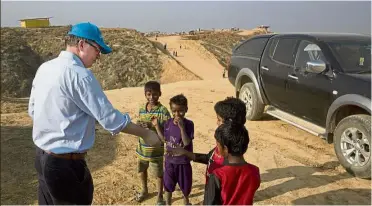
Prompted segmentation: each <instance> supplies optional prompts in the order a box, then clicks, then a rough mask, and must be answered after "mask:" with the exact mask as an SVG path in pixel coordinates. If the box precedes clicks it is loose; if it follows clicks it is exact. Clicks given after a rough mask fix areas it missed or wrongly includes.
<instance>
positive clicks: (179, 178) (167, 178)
mask: <svg viewBox="0 0 372 206" xmlns="http://www.w3.org/2000/svg"><path fill="white" fill-rule="evenodd" d="M170 109H171V112H172V115H173V118H171V119H169V120H168V121H167V122H166V123H165V124H164V131H162V130H161V128H160V127H159V124H158V121H157V120H156V119H155V118H154V119H153V124H154V126H155V128H156V131H157V132H158V135H159V136H160V137H161V138H162V139H165V142H166V148H167V150H170V149H171V148H175V147H179V148H182V149H184V150H185V151H188V152H191V153H192V152H193V144H192V140H193V139H194V123H193V122H192V121H191V120H189V119H187V118H185V115H186V112H187V110H188V106H187V99H186V97H185V96H184V95H182V94H180V95H177V96H174V97H172V98H171V99H170ZM177 183H178V185H179V186H180V189H181V191H182V193H183V196H184V204H185V205H189V204H190V201H189V195H190V192H191V186H192V168H191V164H190V159H189V158H187V156H184V155H178V156H170V155H165V162H164V189H165V192H166V193H165V195H166V204H167V205H171V204H172V193H173V192H174V190H175V187H176V184H177Z"/></svg>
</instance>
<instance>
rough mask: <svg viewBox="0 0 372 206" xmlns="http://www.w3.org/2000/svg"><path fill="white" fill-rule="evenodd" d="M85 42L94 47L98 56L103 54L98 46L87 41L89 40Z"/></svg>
mask: <svg viewBox="0 0 372 206" xmlns="http://www.w3.org/2000/svg"><path fill="white" fill-rule="evenodd" d="M85 42H86V43H87V44H89V45H90V46H92V47H93V48H94V49H95V50H96V51H97V52H98V54H101V49H99V48H98V47H97V46H96V45H94V44H93V43H92V42H90V41H87V40H85Z"/></svg>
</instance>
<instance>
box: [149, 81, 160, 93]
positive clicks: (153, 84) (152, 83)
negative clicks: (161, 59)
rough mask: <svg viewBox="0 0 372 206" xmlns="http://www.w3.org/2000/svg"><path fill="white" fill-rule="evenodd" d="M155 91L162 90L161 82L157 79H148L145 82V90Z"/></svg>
mask: <svg viewBox="0 0 372 206" xmlns="http://www.w3.org/2000/svg"><path fill="white" fill-rule="evenodd" d="M148 91H150V92H151V91H154V92H161V90H160V83H159V82H157V81H148V82H146V84H145V92H148Z"/></svg>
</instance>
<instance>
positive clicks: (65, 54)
mask: <svg viewBox="0 0 372 206" xmlns="http://www.w3.org/2000/svg"><path fill="white" fill-rule="evenodd" d="M58 57H62V58H66V59H70V60H74V61H75V62H76V64H77V65H79V66H82V67H84V68H85V66H84V64H83V62H82V61H81V59H80V58H79V57H78V56H76V55H75V54H74V53H72V52H69V51H61V53H60V54H59V56H58Z"/></svg>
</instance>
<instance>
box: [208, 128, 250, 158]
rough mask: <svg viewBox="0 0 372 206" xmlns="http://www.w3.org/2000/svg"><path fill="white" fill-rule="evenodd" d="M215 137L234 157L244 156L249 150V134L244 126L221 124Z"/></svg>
mask: <svg viewBox="0 0 372 206" xmlns="http://www.w3.org/2000/svg"><path fill="white" fill-rule="evenodd" d="M214 137H215V138H216V141H217V142H218V143H220V144H221V145H222V146H226V147H227V149H228V151H229V154H231V155H232V156H242V155H243V154H244V153H245V152H246V151H247V149H248V144H249V134H248V130H247V129H246V128H245V126H244V125H242V124H237V123H235V122H227V123H224V124H221V125H220V126H219V127H218V128H217V129H216V131H215V133H214Z"/></svg>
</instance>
